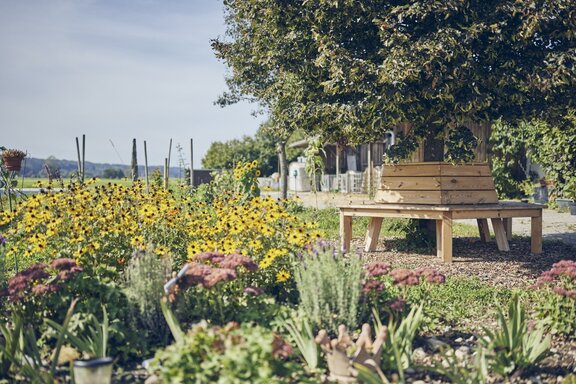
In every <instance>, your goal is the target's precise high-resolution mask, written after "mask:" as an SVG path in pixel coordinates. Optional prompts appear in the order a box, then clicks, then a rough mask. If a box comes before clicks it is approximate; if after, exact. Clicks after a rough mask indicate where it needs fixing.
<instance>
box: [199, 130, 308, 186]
mask: <svg viewBox="0 0 576 384" xmlns="http://www.w3.org/2000/svg"><path fill="white" fill-rule="evenodd" d="M302 137H303V133H302V131H301V130H299V131H297V132H295V134H294V135H292V137H291V138H290V141H292V140H295V139H297V138H302ZM301 154H302V149H291V148H289V149H288V150H287V159H288V161H292V160H295V159H296V157H297V156H299V155H301ZM252 160H258V168H259V169H260V171H261V172H262V175H265V176H269V175H271V174H272V173H274V172H277V171H278V157H277V156H276V148H275V138H274V137H273V136H272V135H271V134H270V130H269V129H268V123H264V124H263V125H262V126H261V127H260V128H259V129H258V131H257V132H256V135H254V137H252V136H244V137H243V138H242V139H232V140H228V141H225V142H220V141H216V142H213V143H212V144H211V145H210V148H208V151H207V152H206V155H205V156H204V158H203V159H202V167H203V168H207V169H233V168H234V167H235V165H236V164H237V163H238V161H252Z"/></svg>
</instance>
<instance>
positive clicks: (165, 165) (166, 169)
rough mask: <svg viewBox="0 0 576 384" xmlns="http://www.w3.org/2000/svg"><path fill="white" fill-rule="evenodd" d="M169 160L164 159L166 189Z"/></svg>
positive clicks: (165, 186)
mask: <svg viewBox="0 0 576 384" xmlns="http://www.w3.org/2000/svg"><path fill="white" fill-rule="evenodd" d="M168 164H169V163H168V158H165V159H164V189H168Z"/></svg>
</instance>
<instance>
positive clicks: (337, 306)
mask: <svg viewBox="0 0 576 384" xmlns="http://www.w3.org/2000/svg"><path fill="white" fill-rule="evenodd" d="M363 278H364V272H363V269H362V260H361V259H360V257H359V256H358V255H354V254H350V255H344V254H342V253H341V252H338V251H336V250H335V249H334V247H333V246H330V245H328V244H326V243H321V242H319V243H318V244H317V245H316V246H315V247H311V248H310V249H308V250H306V251H305V252H304V253H302V254H301V255H299V258H298V260H297V262H296V265H295V267H294V279H295V280H296V287H297V289H298V292H299V294H300V308H301V309H302V310H303V311H304V313H305V314H306V316H307V317H308V319H310V321H312V323H313V324H314V325H315V326H317V327H324V328H327V329H328V330H329V331H330V330H331V331H332V332H335V331H336V329H337V328H338V325H340V324H344V325H346V326H347V327H348V328H349V329H354V328H355V327H356V325H357V322H358V313H359V307H360V296H361V288H362V280H363Z"/></svg>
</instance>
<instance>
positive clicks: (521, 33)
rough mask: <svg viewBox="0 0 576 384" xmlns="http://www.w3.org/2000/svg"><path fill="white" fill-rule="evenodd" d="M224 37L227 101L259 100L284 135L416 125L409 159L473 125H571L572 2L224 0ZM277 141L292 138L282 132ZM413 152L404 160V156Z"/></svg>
mask: <svg viewBox="0 0 576 384" xmlns="http://www.w3.org/2000/svg"><path fill="white" fill-rule="evenodd" d="M224 7H225V12H226V21H227V25H228V31H227V34H226V37H225V38H223V39H217V40H214V41H213V48H214V50H215V51H216V53H217V56H218V57H219V58H221V59H222V60H224V61H225V62H226V64H227V65H228V66H229V67H230V70H231V71H230V74H229V76H228V78H227V82H228V86H229V90H230V92H228V93H227V94H225V95H223V97H222V98H221V100H220V102H221V103H222V104H227V103H232V102H235V101H237V100H239V99H242V98H249V99H252V100H256V101H258V102H259V103H260V105H261V106H262V108H263V110H265V111H267V112H269V113H270V116H271V121H272V122H273V125H274V127H276V129H279V128H281V129H283V130H284V131H282V132H284V133H288V134H289V133H290V132H291V131H292V130H293V129H295V127H304V128H305V129H306V130H307V131H308V132H309V133H310V134H320V135H321V136H322V137H323V138H325V139H327V140H332V141H336V142H342V141H350V142H352V143H361V142H366V141H369V140H372V139H374V138H378V137H381V135H382V133H383V131H385V130H388V129H391V128H392V127H394V126H396V125H398V124H400V123H406V122H409V123H410V124H411V125H412V127H413V129H412V131H411V133H410V135H409V136H408V137H406V138H405V139H404V140H403V147H402V146H401V147H399V148H404V149H405V151H404V152H406V153H407V152H408V150H410V149H412V148H414V147H415V145H416V140H418V139H419V138H423V137H434V136H447V135H449V134H450V132H453V131H454V130H456V129H457V128H458V127H460V126H461V125H462V124H463V123H465V122H478V121H491V120H495V119H499V118H500V119H502V120H503V121H505V122H509V123H512V124H516V123H518V121H519V120H521V119H532V118H538V119H541V120H543V121H546V122H548V123H550V124H552V125H556V126H562V125H564V124H567V122H566V120H564V119H563V117H564V116H566V115H567V114H568V110H569V109H570V108H574V106H575V105H574V104H575V102H574V94H575V84H576V68H575V64H576V44H575V39H576V2H574V1H572V0H550V1H546V0H482V1H480V0H445V1H424V0H421V1H399V0H366V1H354V0H291V1H280V0H244V1H235V0H225V1H224ZM277 135H278V136H281V135H280V134H278V132H277ZM404 154H405V153H404Z"/></svg>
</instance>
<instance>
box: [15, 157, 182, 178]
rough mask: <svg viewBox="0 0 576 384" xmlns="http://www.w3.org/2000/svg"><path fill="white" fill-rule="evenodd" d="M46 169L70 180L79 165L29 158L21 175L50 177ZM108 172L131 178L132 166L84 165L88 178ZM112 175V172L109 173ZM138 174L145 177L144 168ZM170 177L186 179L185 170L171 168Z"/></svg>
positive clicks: (141, 166)
mask: <svg viewBox="0 0 576 384" xmlns="http://www.w3.org/2000/svg"><path fill="white" fill-rule="evenodd" d="M46 167H48V168H50V169H51V170H52V172H53V171H54V170H58V171H59V172H60V176H61V177H62V178H65V179H66V178H68V177H70V176H72V175H73V174H74V173H75V172H77V171H78V163H77V162H76V161H72V160H59V159H56V158H54V157H49V158H48V159H37V158H34V157H27V158H26V159H25V161H24V163H22V170H21V171H20V174H21V175H23V176H24V177H48V172H47V170H46ZM163 168H164V167H161V166H158V165H155V166H148V172H149V173H150V174H151V173H152V172H153V171H154V170H155V169H159V170H160V171H161V172H163ZM106 170H114V171H118V170H120V171H122V172H123V173H124V175H125V176H126V177H130V176H131V171H130V166H129V165H122V164H108V163H92V162H89V161H87V162H86V163H85V165H84V172H85V176H86V177H103V176H104V174H105V171H106ZM108 173H110V171H108ZM138 174H139V176H140V177H143V176H144V166H143V165H140V166H139V167H138ZM170 177H171V178H174V177H177V178H180V177H184V169H182V168H179V167H170Z"/></svg>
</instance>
